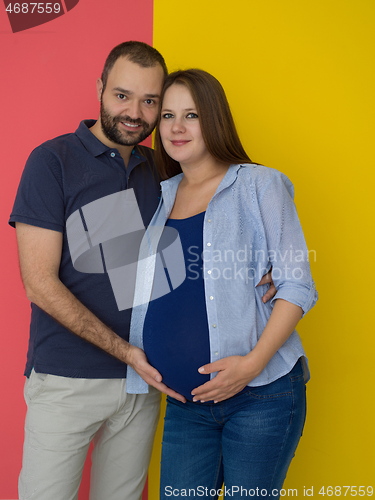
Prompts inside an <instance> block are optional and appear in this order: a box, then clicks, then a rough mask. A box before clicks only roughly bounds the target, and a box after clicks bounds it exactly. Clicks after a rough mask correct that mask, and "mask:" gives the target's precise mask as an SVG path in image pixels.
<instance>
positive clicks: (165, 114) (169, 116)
mask: <svg viewBox="0 0 375 500" xmlns="http://www.w3.org/2000/svg"><path fill="white" fill-rule="evenodd" d="M161 117H162V118H164V120H169V118H173V115H172V113H163V114H162V115H161Z"/></svg>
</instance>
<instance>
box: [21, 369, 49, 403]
mask: <svg viewBox="0 0 375 500" xmlns="http://www.w3.org/2000/svg"><path fill="white" fill-rule="evenodd" d="M47 378H48V373H36V372H35V371H34V369H33V370H32V371H31V373H30V376H29V378H28V379H27V380H26V383H25V400H26V402H27V403H31V402H32V401H34V400H35V398H37V397H38V396H39V395H40V394H41V393H42V392H43V390H44V388H45V386H46V384H47Z"/></svg>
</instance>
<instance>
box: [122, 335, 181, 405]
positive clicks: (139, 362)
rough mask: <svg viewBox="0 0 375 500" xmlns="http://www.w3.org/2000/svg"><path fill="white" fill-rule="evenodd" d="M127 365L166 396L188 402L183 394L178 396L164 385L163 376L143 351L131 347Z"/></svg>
mask: <svg viewBox="0 0 375 500" xmlns="http://www.w3.org/2000/svg"><path fill="white" fill-rule="evenodd" d="M127 364H128V365H130V366H131V367H132V368H133V369H134V370H135V371H136V372H137V373H138V375H140V376H141V377H142V378H143V380H144V381H145V382H146V383H147V384H148V385H152V387H155V389H158V390H159V391H160V392H163V393H164V394H167V395H168V396H171V397H172V398H175V399H177V400H178V401H181V402H182V403H185V402H186V399H185V398H184V396H181V394H178V393H177V392H175V391H173V390H172V389H170V388H169V387H167V386H166V385H165V384H163V382H162V376H161V375H160V373H159V372H158V371H157V370H156V369H155V368H154V367H153V366H151V365H150V363H149V362H148V361H147V357H146V354H145V353H144V351H142V349H139V348H138V347H135V346H132V345H130V346H129V349H128V353H127Z"/></svg>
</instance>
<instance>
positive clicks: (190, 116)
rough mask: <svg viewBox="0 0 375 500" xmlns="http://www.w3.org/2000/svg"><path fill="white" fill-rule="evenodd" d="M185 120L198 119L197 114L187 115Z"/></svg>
mask: <svg viewBox="0 0 375 500" xmlns="http://www.w3.org/2000/svg"><path fill="white" fill-rule="evenodd" d="M186 118H198V115H197V113H189V114H188V115H187V117H186Z"/></svg>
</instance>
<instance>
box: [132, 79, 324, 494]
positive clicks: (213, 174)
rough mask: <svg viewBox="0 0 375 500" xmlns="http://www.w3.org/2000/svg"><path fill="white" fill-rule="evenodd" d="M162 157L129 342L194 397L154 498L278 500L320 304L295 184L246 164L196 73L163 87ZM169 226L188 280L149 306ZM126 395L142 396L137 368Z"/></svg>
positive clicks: (179, 408)
mask: <svg viewBox="0 0 375 500" xmlns="http://www.w3.org/2000/svg"><path fill="white" fill-rule="evenodd" d="M156 151H157V163H158V165H159V169H160V173H161V175H162V176H163V178H164V179H167V180H165V181H163V182H162V199H161V202H160V205H159V208H158V210H157V212H156V214H155V216H154V218H153V220H152V222H151V227H150V230H149V233H148V234H146V238H145V244H144V246H143V254H142V255H141V257H142V259H143V262H147V266H146V267H145V266H143V267H142V265H140V267H139V272H138V277H137V280H138V281H137V290H136V295H137V291H138V292H139V290H141V294H142V295H143V297H145V296H148V297H149V300H148V301H144V302H147V303H145V304H144V305H141V306H138V307H135V308H134V310H133V318H132V327H131V338H130V341H131V342H132V343H134V344H135V345H137V346H138V347H141V348H143V349H144V350H145V353H146V356H147V358H148V360H149V362H150V363H151V364H152V365H153V366H154V367H155V368H156V369H157V370H158V371H159V372H160V373H161V375H162V377H163V382H164V383H165V384H167V385H168V386H170V387H171V388H172V389H174V390H175V391H177V392H179V393H180V394H182V395H184V396H185V398H186V400H187V401H186V402H185V403H183V402H180V401H177V400H175V399H173V398H171V397H168V398H167V410H166V417H165V426H164V436H163V447H162V469H161V493H160V497H161V498H167V497H170V496H171V495H172V494H176V491H177V492H179V494H180V495H181V494H183V493H181V492H182V490H186V491H189V490H190V492H191V495H193V492H195V495H196V496H200V497H207V498H217V493H219V490H220V488H221V486H222V484H223V483H224V485H225V488H226V491H227V492H228V496H230V497H231V498H235V497H238V498H241V497H242V496H243V491H244V490H247V491H248V494H250V493H249V491H250V490H254V491H255V492H256V491H258V492H259V495H260V494H261V493H260V492H262V496H272V498H278V492H279V491H280V489H281V488H282V484H283V481H284V479H285V476H286V472H287V469H288V467H289V464H290V461H291V459H292V457H293V455H294V452H295V449H296V447H297V445H298V442H299V439H300V436H301V433H302V429H303V426H304V421H305V408H306V400H305V383H306V382H307V380H308V378H309V372H308V367H307V360H306V357H305V353H304V350H303V347H302V344H301V341H300V338H299V336H298V334H297V332H296V331H295V327H296V325H297V323H298V321H299V320H300V318H301V317H302V316H303V314H305V313H306V312H307V311H308V310H309V309H310V308H311V307H312V306H313V305H314V304H315V301H316V291H315V287H314V283H313V280H312V278H311V274H310V269H309V263H308V258H307V256H308V254H307V249H306V245H305V241H304V237H303V233H302V230H301V227H300V223H299V220H298V216H297V213H296V209H295V205H294V203H293V187H292V184H291V182H290V181H289V180H288V178H287V177H286V176H285V175H283V174H282V173H280V172H278V171H277V170H274V169H271V168H267V167H264V166H262V165H257V164H254V163H252V162H251V160H250V158H249V157H248V156H247V154H246V152H245V151H244V149H243V147H242V145H241V142H240V140H239V138H238V135H237V132H236V129H235V125H234V122H233V119H232V115H231V112H230V109H229V105H228V103H227V100H226V96H225V93H224V91H223V89H222V87H221V85H220V83H219V82H218V81H217V80H216V79H215V78H214V77H213V76H212V75H210V74H208V73H206V72H204V71H202V70H185V71H177V72H175V73H172V74H170V75H169V76H168V78H167V79H166V82H165V85H164V89H163V94H162V107H161V116H160V121H159V124H158V127H157V134H156ZM176 174H177V175H176ZM164 226H165V227H166V228H168V227H170V228H174V229H175V230H176V231H178V234H179V237H180V240H181V245H182V249H183V253H184V257H185V266H186V278H185V280H184V282H183V283H182V284H181V285H180V286H178V287H177V288H175V289H174V290H173V286H172V287H171V289H172V291H171V292H170V293H168V294H165V295H163V296H160V297H159V298H157V299H155V300H150V298H152V293H153V290H154V289H155V288H156V287H157V283H156V281H157V272H156V271H155V268H156V266H155V265H153V263H155V261H156V260H155V259H154V260H153V256H155V255H156V254H158V253H162V250H163V248H162V245H161V243H160V242H161V241H162V239H163V238H162V235H163V229H161V230H159V231H158V230H157V228H163V227H164ZM155 229H156V231H155ZM165 231H166V230H165ZM155 234H156V235H157V236H155ZM145 257H149V259H145ZM271 268H272V276H273V281H274V284H275V286H276V289H277V293H276V295H275V297H274V298H273V299H272V301H271V302H270V303H266V304H264V303H263V301H262V295H263V294H264V291H265V290H264V285H262V286H260V287H257V285H258V284H259V282H260V280H261V278H262V276H263V275H264V274H265V273H266V272H268V271H269V270H270V269H271ZM173 272H174V269H171V268H169V267H168V264H167V265H166V269H165V273H166V274H167V275H168V273H169V275H170V277H172V275H173ZM172 281H173V280H171V282H172ZM147 294H148V295H147ZM128 390H129V392H142V391H145V390H147V386H146V387H144V386H143V381H142V380H141V379H140V377H138V376H137V375H136V374H135V372H133V371H132V370H131V369H129V373H128ZM173 491H174V493H173Z"/></svg>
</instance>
